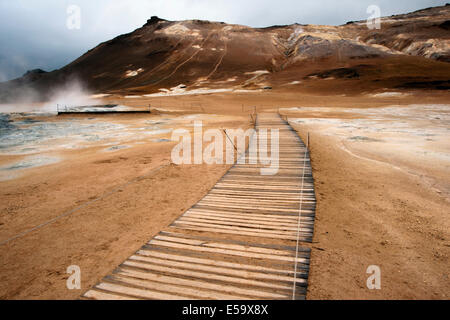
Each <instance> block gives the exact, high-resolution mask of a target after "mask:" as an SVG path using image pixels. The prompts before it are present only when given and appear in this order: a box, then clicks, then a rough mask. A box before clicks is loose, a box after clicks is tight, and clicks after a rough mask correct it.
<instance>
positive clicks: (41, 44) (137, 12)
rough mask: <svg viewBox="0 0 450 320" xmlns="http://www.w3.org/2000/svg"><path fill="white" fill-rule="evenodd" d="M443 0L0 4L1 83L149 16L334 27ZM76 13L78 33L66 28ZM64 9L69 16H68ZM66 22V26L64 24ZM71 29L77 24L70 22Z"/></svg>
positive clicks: (42, 0) (17, 0) (61, 61)
mask: <svg viewBox="0 0 450 320" xmlns="http://www.w3.org/2000/svg"><path fill="white" fill-rule="evenodd" d="M447 1H448V0H443V1H439V0H395V1H394V0H378V1H376V0H340V1H336V0H95V1H92V0H39V1H36V0H0V81H5V80H8V79H12V78H15V77H18V76H21V75H22V74H23V73H24V72H25V71H26V70H30V69H35V68H42V69H44V70H46V71H50V70H53V69H57V68H60V67H62V66H64V65H65V64H67V63H69V62H71V61H72V60H74V59H76V58H77V57H79V56H80V55H82V54H83V53H84V52H86V51H87V50H89V49H91V48H93V47H95V46H96V45H97V44H98V43H99V42H103V41H106V40H109V39H111V38H113V37H115V36H117V35H119V34H123V33H127V32H131V31H132V30H134V29H136V28H139V27H141V26H142V25H143V24H144V23H145V22H146V20H147V19H149V18H150V17H151V16H153V15H157V16H159V17H162V18H165V19H168V20H184V19H206V20H213V21H223V22H227V23H237V24H244V25H249V26H253V27H264V26H270V25H278V24H291V23H295V22H298V23H304V24H330V25H339V24H343V23H345V22H347V21H350V20H362V19H367V17H368V16H369V15H368V14H367V12H366V11H367V8H368V6H369V5H378V6H379V7H380V8H381V13H382V15H383V16H387V15H391V14H398V13H406V12H410V11H414V10H417V9H422V8H425V7H431V6H437V5H443V4H445V3H446V2H447ZM72 5H76V6H78V8H79V9H80V18H81V19H80V22H81V24H80V29H77V28H75V29H74V28H72V29H70V28H68V27H67V22H68V18H69V21H71V22H73V21H74V20H71V19H70V18H71V17H74V13H75V14H76V12H74V11H70V8H71V6H72ZM68 9H69V12H68ZM69 24H70V23H69ZM71 25H72V26H76V25H74V24H73V23H72V24H71Z"/></svg>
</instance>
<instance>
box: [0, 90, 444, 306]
mask: <svg viewBox="0 0 450 320" xmlns="http://www.w3.org/2000/svg"><path fill="white" fill-rule="evenodd" d="M108 99H109V100H108V101H107V102H115V103H122V104H127V105H131V106H147V105H148V104H151V105H152V106H153V107H156V108H158V109H159V113H160V114H153V115H102V116H92V117H91V116H89V117H87V116H86V117H83V116H64V117H65V118H64V117H63V118H61V117H59V118H58V119H56V118H55V117H53V118H48V117H43V118H40V117H34V118H35V120H39V121H42V122H45V123H47V122H62V123H67V122H71V123H73V124H74V126H75V129H74V132H73V133H72V134H70V135H68V136H67V137H58V138H57V139H56V138H55V139H49V140H45V142H42V141H30V142H27V144H26V145H25V146H23V147H17V146H10V147H8V148H4V149H2V150H1V153H0V167H1V168H2V170H0V197H1V199H2V201H1V203H0V242H3V241H5V240H7V239H10V238H12V237H14V236H17V235H20V234H21V233H22V232H24V231H26V230H29V229H31V228H33V227H36V226H40V225H41V224H43V223H46V222H50V221H52V219H54V218H57V220H54V221H53V222H52V223H51V224H46V225H42V226H41V227H39V228H38V229H36V230H34V231H32V232H29V233H26V234H24V235H22V236H20V237H18V238H15V239H13V240H11V241H9V242H8V243H6V244H2V245H1V246H0V298H3V299H21V298H22V299H23V298H25V299H75V298H78V297H79V295H80V294H81V293H82V292H84V291H85V290H86V289H87V288H89V287H90V286H92V285H93V284H95V283H96V282H98V281H99V280H100V279H101V278H102V277H103V276H104V275H106V274H107V273H109V272H111V271H112V270H113V269H114V267H115V266H117V265H118V264H120V263H121V262H122V261H123V260H125V259H126V258H127V257H128V256H130V255H131V254H132V253H133V252H135V251H136V250H137V249H138V248H139V247H141V246H142V244H143V243H144V242H145V241H147V240H148V239H150V238H151V237H152V236H153V235H155V234H156V233H157V232H158V231H159V230H161V229H162V228H164V227H166V226H167V225H169V224H170V223H171V222H172V221H173V220H174V219H176V218H177V217H178V216H179V215H180V214H182V213H183V212H184V211H185V210H186V209H187V208H189V207H190V206H192V205H193V204H194V203H195V202H197V201H198V200H199V199H200V198H201V197H202V196H203V195H204V194H205V193H207V191H208V190H209V189H210V188H211V187H212V186H213V185H214V183H215V182H216V181H217V180H218V179H219V178H220V177H221V176H222V175H223V174H224V173H225V172H226V170H227V166H225V165H220V166H219V165H211V166H208V165H199V166H195V165H192V166H187V165H186V166H176V165H171V164H170V152H171V149H172V147H173V145H174V143H173V142H170V141H166V139H170V132H169V131H166V130H167V129H173V128H177V127H186V128H192V126H191V124H192V121H194V120H198V119H201V120H203V121H204V123H205V124H207V125H208V126H209V127H215V128H222V127H224V128H236V127H242V128H246V127H248V126H250V117H249V114H250V113H251V112H252V111H253V108H252V106H258V110H257V111H258V112H263V111H271V112H273V111H278V110H279V108H281V110H280V112H281V113H283V114H287V115H288V116H289V118H290V119H291V121H292V123H293V125H295V128H296V129H298V131H299V133H300V135H301V136H302V137H305V135H306V133H307V132H310V134H311V157H312V165H313V169H314V176H315V179H316V193H317V197H318V207H317V213H316V214H317V221H316V226H315V227H316V230H315V236H314V243H313V244H312V245H311V246H312V248H313V251H312V266H311V274H310V285H309V293H308V298H309V299H364V298H375V299H405V298H412V299H448V298H449V293H450V285H449V283H450V281H449V278H448V277H449V267H448V265H449V261H448V259H449V255H450V252H449V251H450V248H449V246H450V243H449V230H450V228H449V223H448V211H449V210H448V208H449V193H448V192H449V189H450V188H449V181H450V174H449V173H450V169H449V163H450V161H449V157H450V149H449V148H450V146H449V144H448V141H449V137H450V132H449V131H448V128H449V118H448V112H449V105H450V99H449V97H448V95H446V94H444V93H433V92H418V93H415V94H411V95H404V96H403V95H399V96H395V95H394V96H384V97H383V96H382V97H373V96H369V95H359V96H342V95H339V96H326V95H322V94H319V93H317V94H314V93H311V92H309V93H298V92H297V93H293V92H289V91H285V92H280V91H274V92H258V93H216V94H211V95H198V96H195V95H193V96H177V97H165V98H163V97H158V98H128V99H120V98H119V97H114V96H113V97H109V98H108ZM398 105H401V106H404V109H399V108H398V107H392V106H398ZM411 105H416V106H411ZM417 105H421V106H417ZM430 105H434V106H435V105H440V106H439V107H438V108H437V109H430V108H425V107H422V106H430ZM296 107H300V109H291V108H296ZM304 107H314V108H316V109H304ZM386 107H390V108H394V109H387V110H386V109H383V108H386ZM284 108H286V109H284ZM329 108H332V109H329ZM377 110H381V111H377ZM399 110H402V112H400V113H398V111H399ZM405 110H406V111H405ZM173 111H177V112H176V113H174V112H173ZM393 111H395V112H397V113H395V112H393ZM437 114H438V115H437ZM428 115H430V117H435V118H436V117H440V118H441V119H435V118H434V119H433V118H427V116H428ZM442 115H445V117H442ZM88 118H94V119H88ZM295 119H298V120H295ZM330 119H332V120H333V121H330ZM15 121H20V119H15ZM13 123H14V122H13ZM92 123H97V124H98V123H100V124H105V123H106V124H107V125H105V126H103V125H101V126H100V127H96V126H94V127H93V128H91V129H92V130H91V129H89V130H91V131H89V132H90V133H89V135H90V136H88V137H80V136H79V135H77V130H79V129H78V128H79V127H80V126H81V127H82V128H84V129H86V127H83V126H84V125H88V124H89V125H90V124H92ZM24 125H29V124H24ZM51 128H53V129H52V130H56V131H54V132H56V133H54V135H57V132H58V131H57V130H58V128H59V127H58V126H56V129H55V128H54V126H53V127H51ZM141 128H144V129H143V130H142V131H141V130H140V129H141ZM64 129H65V127H63V128H62V130H64ZM375 129H378V130H375ZM158 130H162V131H158ZM144 131H146V132H149V131H156V133H154V134H150V135H145V134H141V133H140V132H144ZM125 132H127V133H129V134H124V133H125ZM116 133H117V134H118V135H115V134H116ZM422 133H424V135H420V134H422ZM97 137H98V139H97ZM427 139H430V140H431V141H428V140H427ZM61 146H64V147H61ZM79 146H83V148H79ZM114 146H116V147H115V148H113V147H114ZM111 148H112V149H111ZM420 152H422V153H420ZM30 157H31V165H30V162H29V161H30ZM33 157H38V158H41V159H42V158H44V160H48V161H49V162H48V163H46V162H45V161H44V163H42V162H39V161H38V162H35V160H33V159H35V158H33ZM50 160H52V161H50ZM24 161H25V165H30V166H29V167H28V168H19V169H17V168H16V167H17V165H19V166H20V165H23V164H24ZM27 161H28V162H27ZM36 164H37V166H36ZM139 177H141V178H140V179H139ZM136 179H137V180H136ZM129 182H132V183H129ZM75 208H77V210H76V211H73V212H72V213H70V212H71V210H73V209H75ZM64 213H70V214H68V215H66V216H61V214H64ZM73 264H75V265H79V266H80V267H81V270H82V290H73V291H70V290H67V289H66V279H67V277H68V274H66V268H67V267H68V266H69V265H73ZM369 265H379V266H380V267H381V270H382V289H381V290H379V291H369V290H368V289H367V288H366V286H365V282H366V279H367V277H368V275H366V273H365V271H366V268H367V267H368V266H369Z"/></svg>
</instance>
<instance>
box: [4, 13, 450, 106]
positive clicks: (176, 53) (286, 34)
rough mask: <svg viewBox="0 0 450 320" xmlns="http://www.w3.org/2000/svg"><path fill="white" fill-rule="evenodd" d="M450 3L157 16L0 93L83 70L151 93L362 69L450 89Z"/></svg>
mask: <svg viewBox="0 0 450 320" xmlns="http://www.w3.org/2000/svg"><path fill="white" fill-rule="evenodd" d="M449 21H450V6H449V5H447V6H443V7H435V8H429V9H425V10H421V11H417V12H413V13H409V14H405V15H399V16H392V17H389V18H383V19H382V26H381V29H379V30H376V29H375V30H369V29H368V28H367V26H366V23H365V22H350V23H348V24H346V25H343V26H314V25H299V24H294V25H289V26H274V27H268V28H256V29H255V28H250V27H246V26H241V25H228V24H225V23H220V22H209V21H200V20H189V21H179V22H175V21H167V20H163V19H160V18H158V17H152V18H151V19H150V20H148V21H147V23H146V24H145V25H144V26H143V27H141V28H139V29H137V30H135V31H133V32H131V33H129V34H124V35H121V36H118V37H116V38H114V39H112V40H110V41H107V42H104V43H101V44H100V45H98V46H97V47H95V48H94V49H92V50H90V51H88V52H87V53H85V54H84V55H83V56H81V57H80V58H78V59H76V60H75V61H73V62H72V63H70V64H69V65H67V66H65V67H63V68H61V69H59V70H55V71H53V72H48V73H46V72H43V71H42V70H34V71H31V72H28V73H27V74H25V75H24V76H23V77H22V78H19V79H15V80H12V81H9V82H5V83H1V84H0V100H1V101H15V100H17V99H20V98H21V97H23V96H26V95H27V93H28V92H33V93H36V92H38V93H39V94H38V95H35V97H34V98H35V99H41V100H42V99H46V98H47V97H48V95H49V94H50V92H51V91H52V89H54V88H55V87H57V86H58V84H61V83H64V82H67V81H69V80H70V79H74V78H76V79H80V80H81V81H82V82H83V83H85V84H86V86H87V87H88V88H89V89H91V90H93V91H96V92H110V93H119V94H130V93H131V94H151V93H158V92H168V91H170V90H171V88H175V87H178V88H180V87H182V88H186V90H195V89H201V88H203V89H205V88H209V89H214V88H234V89H236V88H241V89H255V88H264V87H266V88H268V87H273V88H276V87H279V86H285V85H289V84H291V85H293V84H297V83H299V82H301V81H317V79H319V80H321V79H336V78H338V79H344V80H349V79H353V80H355V79H358V80H362V81H360V84H359V85H360V86H361V88H360V89H361V90H363V89H364V90H372V89H376V88H382V87H403V88H433V89H448V88H449V77H448V74H450V64H449V62H450V32H449Z"/></svg>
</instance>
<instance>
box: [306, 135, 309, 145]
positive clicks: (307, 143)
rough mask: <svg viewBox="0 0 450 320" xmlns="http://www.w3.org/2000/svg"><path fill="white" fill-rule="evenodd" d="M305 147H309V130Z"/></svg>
mask: <svg viewBox="0 0 450 320" xmlns="http://www.w3.org/2000/svg"><path fill="white" fill-rule="evenodd" d="M306 147H307V148H308V149H309V132H308V140H307V145H306Z"/></svg>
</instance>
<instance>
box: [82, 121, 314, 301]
mask: <svg viewBox="0 0 450 320" xmlns="http://www.w3.org/2000/svg"><path fill="white" fill-rule="evenodd" d="M257 128H258V129H261V128H268V129H279V134H280V169H279V171H278V174H276V175H274V176H262V175H261V174H260V168H261V164H258V165H249V164H243V165H241V164H236V165H235V166H233V167H232V168H231V169H230V170H229V171H228V173H227V174H226V175H225V176H224V177H223V178H222V179H221V180H220V181H219V182H218V183H217V184H216V185H215V186H214V188H213V189H212V190H211V191H210V192H209V193H208V194H207V195H206V196H205V197H204V198H203V199H202V200H201V201H199V202H198V203H197V204H196V205H195V206H194V207H192V208H191V209H189V210H188V211H187V212H186V213H185V214H183V215H182V216H181V217H180V218H178V219H177V220H176V221H175V222H174V223H173V224H172V225H171V226H169V227H168V228H166V229H165V230H163V231H161V232H160V233H159V234H158V235H156V236H155V237H154V238H153V239H151V240H150V241H149V242H148V243H147V244H146V245H144V246H143V247H142V248H141V249H140V250H138V251H137V252H136V253H135V254H134V255H132V256H131V257H129V258H128V259H127V260H126V261H125V262H124V263H122V264H121V265H120V266H119V267H118V268H117V269H116V270H115V271H114V272H113V273H112V274H111V275H109V276H107V277H105V278H104V279H103V280H102V281H101V282H100V283H99V284H97V285H95V286H94V287H93V288H92V289H91V290H89V291H87V292H86V293H85V294H84V295H83V297H84V298H90V299H136V298H138V299H221V300H225V299H226V300H235V299H259V300H261V299H305V296H306V284H307V278H308V271H309V256H310V249H309V248H304V247H302V246H301V243H302V242H310V241H311V239H312V234H313V224H314V211H315V196H314V185H313V180H312V174H311V166H310V162H309V154H308V153H307V152H306V148H305V145H304V144H303V142H302V141H301V139H300V138H299V137H298V135H297V134H296V132H295V131H293V130H292V128H291V127H290V126H289V125H288V124H287V123H286V122H284V121H283V120H282V119H281V118H280V117H279V116H278V115H276V114H261V115H259V116H258V121H257ZM269 136H270V135H269ZM269 150H270V149H269ZM305 155H306V157H305ZM245 157H247V159H248V157H249V155H248V154H246V155H245ZM246 163H248V161H246ZM295 270H296V271H297V272H295Z"/></svg>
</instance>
